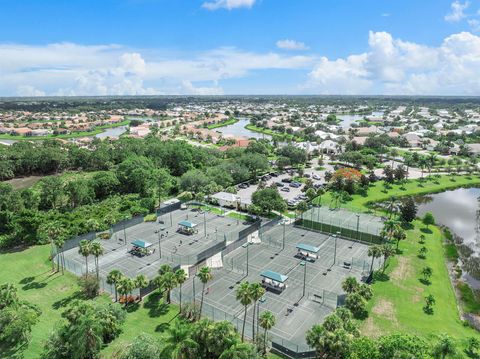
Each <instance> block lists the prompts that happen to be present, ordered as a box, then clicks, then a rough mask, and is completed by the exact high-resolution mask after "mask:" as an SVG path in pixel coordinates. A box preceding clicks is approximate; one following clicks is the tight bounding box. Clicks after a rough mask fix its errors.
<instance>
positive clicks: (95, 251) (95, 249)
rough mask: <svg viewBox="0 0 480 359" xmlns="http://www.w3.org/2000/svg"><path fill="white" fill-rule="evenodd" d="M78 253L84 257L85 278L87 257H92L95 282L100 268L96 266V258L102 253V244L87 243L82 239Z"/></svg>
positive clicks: (96, 242)
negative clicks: (95, 276)
mask: <svg viewBox="0 0 480 359" xmlns="http://www.w3.org/2000/svg"><path fill="white" fill-rule="evenodd" d="M78 253H80V255H81V256H82V257H85V278H86V277H87V275H88V257H89V256H91V255H92V256H93V257H94V259H95V272H96V275H97V280H98V279H99V271H100V267H99V264H98V258H99V257H100V256H101V255H102V254H103V253H104V249H103V246H102V244H101V243H100V242H99V241H88V240H86V239H83V240H81V241H80V246H79V248H78Z"/></svg>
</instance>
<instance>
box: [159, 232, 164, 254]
mask: <svg viewBox="0 0 480 359" xmlns="http://www.w3.org/2000/svg"><path fill="white" fill-rule="evenodd" d="M162 238H163V233H160V232H158V253H159V255H160V258H162V245H161V239H162Z"/></svg>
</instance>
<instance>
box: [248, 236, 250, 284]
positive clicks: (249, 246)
mask: <svg viewBox="0 0 480 359" xmlns="http://www.w3.org/2000/svg"><path fill="white" fill-rule="evenodd" d="M248 247H250V242H248V239H247V277H248Z"/></svg>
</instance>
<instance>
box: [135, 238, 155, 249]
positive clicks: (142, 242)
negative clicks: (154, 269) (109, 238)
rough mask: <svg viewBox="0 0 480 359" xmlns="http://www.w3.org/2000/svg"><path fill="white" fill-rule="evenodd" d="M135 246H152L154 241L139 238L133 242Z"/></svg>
mask: <svg viewBox="0 0 480 359" xmlns="http://www.w3.org/2000/svg"><path fill="white" fill-rule="evenodd" d="M131 244H133V245H134V246H135V247H140V248H148V247H151V246H152V243H149V242H145V241H141V240H139V239H135V240H134V241H133V242H131Z"/></svg>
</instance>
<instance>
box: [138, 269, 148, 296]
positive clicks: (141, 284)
mask: <svg viewBox="0 0 480 359" xmlns="http://www.w3.org/2000/svg"><path fill="white" fill-rule="evenodd" d="M135 287H136V288H138V289H139V292H140V301H142V289H143V288H146V287H148V279H147V277H146V276H145V275H143V274H139V275H137V277H136V278H135Z"/></svg>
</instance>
